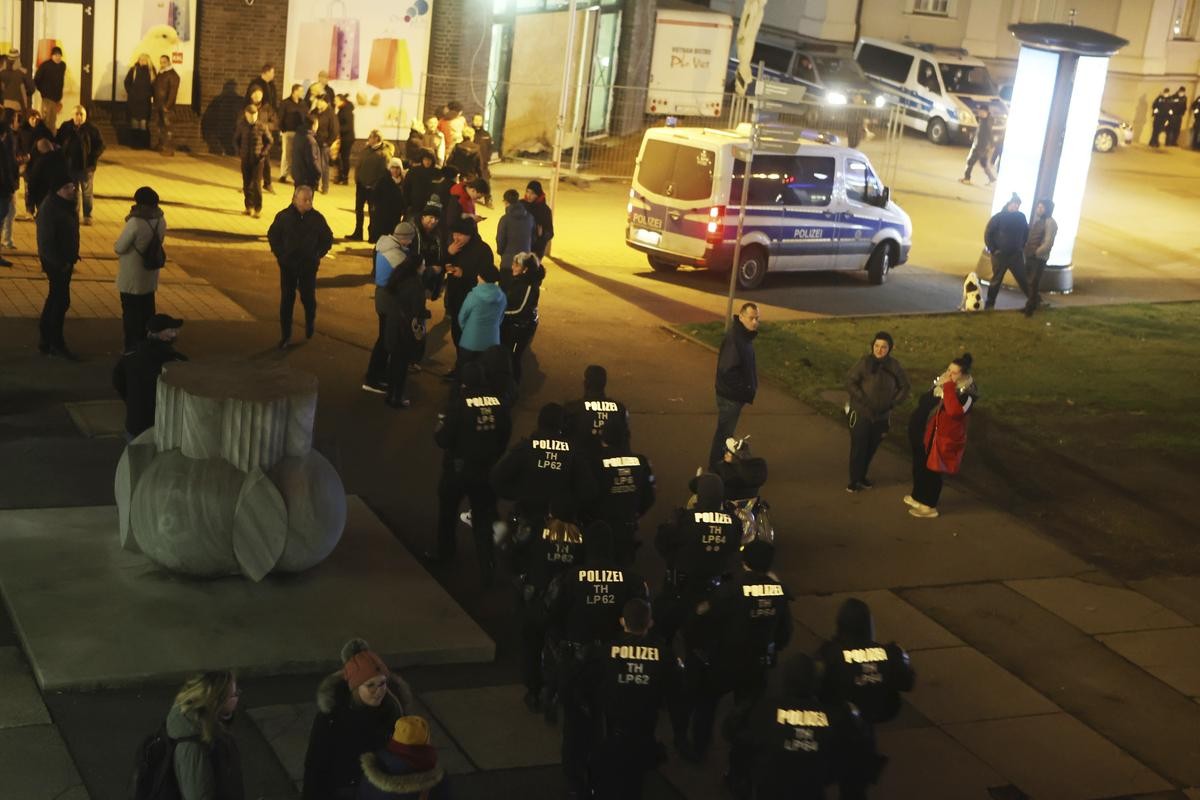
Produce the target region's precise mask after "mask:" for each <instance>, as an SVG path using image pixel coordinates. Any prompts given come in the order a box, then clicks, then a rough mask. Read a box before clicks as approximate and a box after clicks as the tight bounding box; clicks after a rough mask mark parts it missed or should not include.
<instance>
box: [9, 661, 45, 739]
mask: <svg viewBox="0 0 1200 800" xmlns="http://www.w3.org/2000/svg"><path fill="white" fill-rule="evenodd" d="M49 724H50V714H48V713H47V712H46V706H45V704H43V703H42V696H41V695H40V694H38V690H37V686H35V685H34V683H33V680H32V679H31V678H30V677H29V670H28V669H27V668H26V667H25V660H24V659H23V658H22V657H21V650H20V649H19V648H16V647H0V730H4V729H6V728H21V727H24V726H26V725H49Z"/></svg>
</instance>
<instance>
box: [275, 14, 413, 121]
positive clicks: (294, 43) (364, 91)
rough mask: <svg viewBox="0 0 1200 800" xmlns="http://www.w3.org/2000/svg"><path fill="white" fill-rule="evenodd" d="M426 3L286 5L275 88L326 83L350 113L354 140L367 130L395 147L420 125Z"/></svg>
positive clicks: (306, 89)
mask: <svg viewBox="0 0 1200 800" xmlns="http://www.w3.org/2000/svg"><path fill="white" fill-rule="evenodd" d="M431 6H432V0H415V2H412V3H410V4H408V5H405V4H404V3H396V4H383V3H378V2H373V0H333V2H328V0H292V2H291V5H290V7H289V9H288V35H287V57H286V59H285V62H284V63H285V69H284V71H283V72H284V74H283V81H282V85H283V86H284V87H290V86H291V85H292V84H293V83H299V84H301V85H302V86H304V90H305V92H307V91H308V87H309V85H311V84H312V83H313V82H315V81H316V80H317V76H318V74H319V73H321V72H325V73H327V74H328V75H329V85H330V86H332V87H333V90H334V92H336V93H338V94H342V93H345V94H347V95H349V97H350V101H351V102H352V103H354V105H355V112H354V122H355V133H356V134H357V136H358V138H360V139H365V138H366V136H367V134H368V133H369V132H370V131H371V129H372V128H378V129H380V130H381V131H382V132H383V134H384V136H385V137H387V138H389V139H399V140H403V139H404V138H406V137H407V136H408V128H409V126H410V125H411V124H412V122H413V121H414V120H419V119H420V117H421V111H422V109H421V100H422V88H423V84H424V73H425V70H426V65H427V63H428V58H429V23H430V18H431V14H430V10H431Z"/></svg>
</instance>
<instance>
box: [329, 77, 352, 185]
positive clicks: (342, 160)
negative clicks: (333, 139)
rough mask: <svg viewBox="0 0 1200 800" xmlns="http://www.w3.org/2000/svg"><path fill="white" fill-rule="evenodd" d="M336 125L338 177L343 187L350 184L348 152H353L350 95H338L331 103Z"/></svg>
mask: <svg viewBox="0 0 1200 800" xmlns="http://www.w3.org/2000/svg"><path fill="white" fill-rule="evenodd" d="M333 104H334V106H335V108H336V109H337V112H336V116H337V124H338V158H337V162H338V177H337V182H338V183H340V184H342V185H343V186H345V185H347V184H349V183H350V152H351V151H352V150H354V103H351V102H350V95H348V94H339V95H338V96H337V99H335V100H334V101H333Z"/></svg>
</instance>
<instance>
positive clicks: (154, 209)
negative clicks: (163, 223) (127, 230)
mask: <svg viewBox="0 0 1200 800" xmlns="http://www.w3.org/2000/svg"><path fill="white" fill-rule="evenodd" d="M162 215H163V213H162V209H161V208H159V207H158V206H144V205H141V204H135V205H132V206H130V207H129V214H128V215H127V216H126V217H125V221H126V222H128V221H129V220H131V219H133V218H134V217H137V218H138V219H144V220H146V222H149V223H153V222H154V221H155V220H159V219H162Z"/></svg>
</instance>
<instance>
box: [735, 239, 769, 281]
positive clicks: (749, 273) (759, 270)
mask: <svg viewBox="0 0 1200 800" xmlns="http://www.w3.org/2000/svg"><path fill="white" fill-rule="evenodd" d="M766 278H767V254H766V253H765V252H763V249H762V248H761V247H757V246H754V245H751V246H750V247H744V248H742V255H741V257H740V258H739V259H738V266H737V282H738V286H740V287H741V288H743V289H757V288H758V287H760V286H762V284H763V281H764V280H766Z"/></svg>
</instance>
